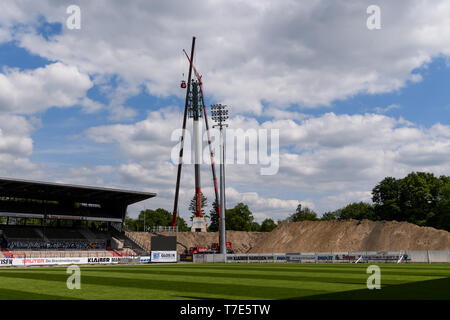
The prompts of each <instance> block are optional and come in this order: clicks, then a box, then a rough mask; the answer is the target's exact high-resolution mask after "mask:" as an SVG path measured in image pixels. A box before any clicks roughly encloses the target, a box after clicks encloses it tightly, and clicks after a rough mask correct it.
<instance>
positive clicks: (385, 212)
mask: <svg viewBox="0 0 450 320" xmlns="http://www.w3.org/2000/svg"><path fill="white" fill-rule="evenodd" d="M372 201H373V202H374V204H375V210H374V215H375V219H376V220H397V221H408V222H411V223H415V224H418V225H422V226H431V227H435V228H439V229H445V230H450V229H449V227H450V226H449V219H450V218H449V201H450V177H448V176H441V177H439V178H437V177H435V176H434V175H433V174H432V173H427V172H412V173H410V174H408V175H407V176H406V177H404V178H403V179H395V178H392V177H388V178H385V179H383V180H382V181H381V182H380V183H379V184H377V185H376V186H375V188H373V190H372Z"/></svg>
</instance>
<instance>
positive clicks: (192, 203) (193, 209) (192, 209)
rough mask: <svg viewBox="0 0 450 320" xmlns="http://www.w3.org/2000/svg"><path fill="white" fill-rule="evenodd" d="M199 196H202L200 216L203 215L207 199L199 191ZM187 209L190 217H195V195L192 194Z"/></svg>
mask: <svg viewBox="0 0 450 320" xmlns="http://www.w3.org/2000/svg"><path fill="white" fill-rule="evenodd" d="M201 198H202V201H201V206H202V207H201V211H202V216H205V208H206V207H207V206H208V199H207V198H206V197H205V196H204V195H203V192H201ZM189 211H190V212H191V213H192V217H195V215H196V213H197V195H194V197H193V198H192V200H191V202H190V204H189ZM206 216H208V215H206Z"/></svg>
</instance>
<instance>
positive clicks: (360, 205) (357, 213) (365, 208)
mask: <svg viewBox="0 0 450 320" xmlns="http://www.w3.org/2000/svg"><path fill="white" fill-rule="evenodd" d="M335 215H336V218H337V219H339V220H346V219H355V220H363V219H369V220H375V214H374V209H373V206H372V205H371V204H369V203H365V202H354V203H350V204H349V205H347V206H345V207H344V208H342V209H339V210H337V211H336V212H335Z"/></svg>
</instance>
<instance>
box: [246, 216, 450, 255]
mask: <svg viewBox="0 0 450 320" xmlns="http://www.w3.org/2000/svg"><path fill="white" fill-rule="evenodd" d="M398 250H450V233H449V232H447V231H444V230H437V229H434V228H431V227H419V226H417V225H415V224H411V223H407V222H397V221H370V220H362V221H358V220H344V221H340V220H332V221H302V222H291V223H283V224H281V225H280V226H278V227H277V228H276V229H275V230H273V231H272V232H270V233H268V234H267V236H266V237H264V238H262V239H261V241H259V242H258V243H257V244H256V245H255V246H254V247H253V248H252V249H251V250H250V251H249V253H282V252H331V251H334V252H337V251H398Z"/></svg>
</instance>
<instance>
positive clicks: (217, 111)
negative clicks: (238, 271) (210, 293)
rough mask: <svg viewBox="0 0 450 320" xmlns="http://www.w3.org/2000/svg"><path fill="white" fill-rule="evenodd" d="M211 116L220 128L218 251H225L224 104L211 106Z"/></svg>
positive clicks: (225, 118)
mask: <svg viewBox="0 0 450 320" xmlns="http://www.w3.org/2000/svg"><path fill="white" fill-rule="evenodd" d="M211 117H212V119H213V120H214V121H215V122H216V123H217V124H216V125H214V126H213V127H214V128H215V127H218V128H219V130H220V152H221V155H220V207H221V208H222V211H221V214H220V223H219V227H220V231H219V239H220V241H219V243H220V253H222V254H226V253H227V246H226V244H227V243H226V231H225V211H226V209H225V142H224V135H223V128H224V127H228V125H227V124H225V121H226V120H227V119H228V110H227V106H226V105H222V104H215V105H212V106H211Z"/></svg>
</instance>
